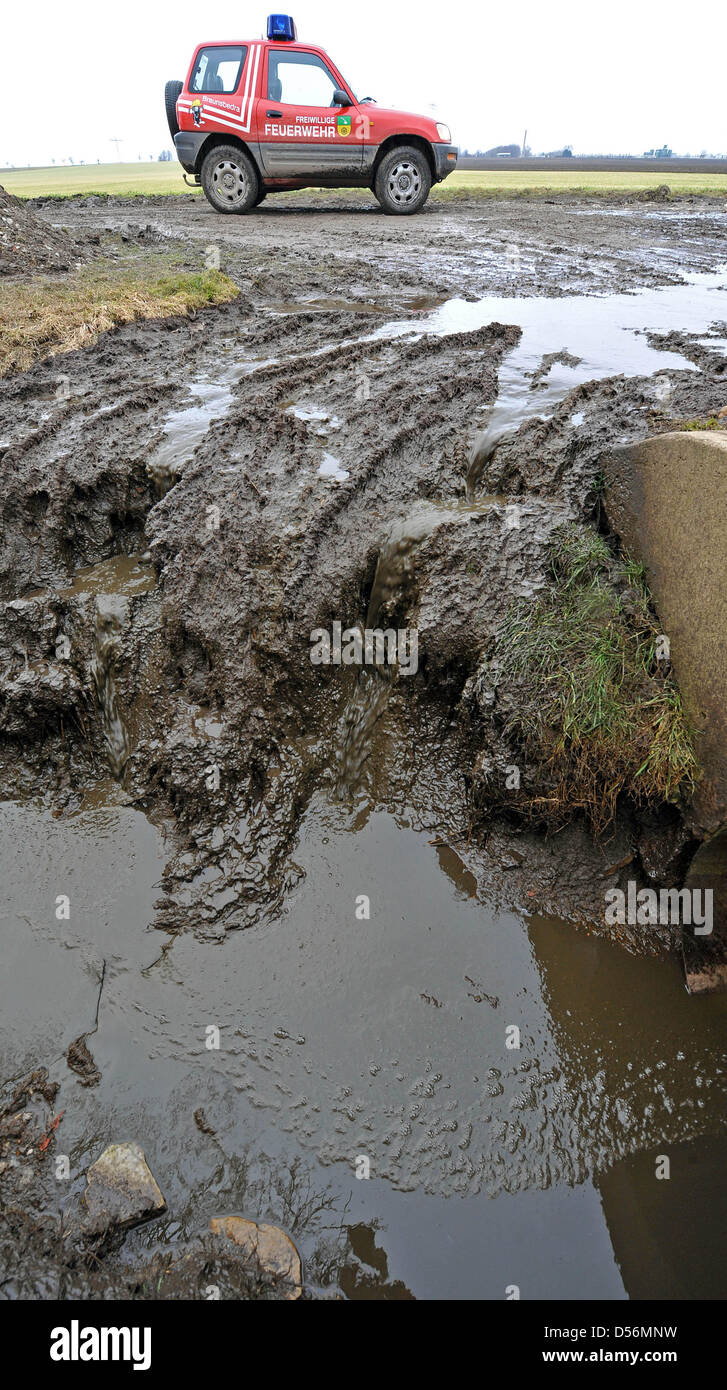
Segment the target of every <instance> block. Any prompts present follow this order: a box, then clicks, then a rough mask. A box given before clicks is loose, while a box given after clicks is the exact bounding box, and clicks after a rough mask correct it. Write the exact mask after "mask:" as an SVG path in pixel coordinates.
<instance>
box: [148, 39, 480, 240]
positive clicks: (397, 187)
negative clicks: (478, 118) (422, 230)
mask: <svg viewBox="0 0 727 1390" xmlns="http://www.w3.org/2000/svg"><path fill="white" fill-rule="evenodd" d="M165 101H166V109H167V119H168V121H169V128H170V130H171V133H172V136H173V138H174V144H175V147H176V150H177V156H178V158H179V162H180V164H181V165H182V168H183V169H184V170H185V171H186V173H187V174H190V175H192V176H193V177H194V179H195V182H196V183H199V184H201V185H202V188H203V190H204V192H205V194H206V196H207V198H208V199H209V201H210V203H211V204H212V206H213V208H215V209H216V211H217V212H247V211H248V210H249V209H250V208H253V207H255V206H256V205H257V204H258V203H261V202H262V200H263V198H264V197H265V196H266V195H267V194H268V193H274V192H277V191H283V190H284V189H289V188H311V187H317V188H352V187H356V188H370V189H371V190H372V192H373V193H375V195H376V197H377V199H378V201H379V203H380V204H381V206H382V208H383V209H384V212H387V213H394V214H402V213H413V212H419V211H420V209H421V208H422V207H423V206H424V204H425V202H426V200H427V198H428V196H429V190H430V188H431V186H432V184H433V183H440V182H441V180H442V179H445V178H446V177H447V175H448V174H451V172H452V170H453V169H454V168H455V166H456V164H457V153H458V151H457V147H456V146H455V145H453V144H452V143H451V135H450V132H449V128H448V127H447V126H446V125H442V124H441V123H440V122H439V121H435V120H433V119H432V118H430V117H428V116H416V115H412V114H411V113H409V112H408V111H392V110H386V109H384V108H383V107H380V106H378V105H377V104H376V102H375V101H373V99H372V98H371V97H364V98H363V99H362V100H359V99H358V98H357V97H356V96H355V95H354V93H353V91H352V90H351V88H350V87H349V85H348V83H347V82H346V81H345V80H344V78H343V76H342V74H341V73H340V72H339V70H338V68H337V67H336V65H335V63H333V62H331V59H330V58H329V57H328V55H327V54H326V53H325V52H324V51H323V49H322V48H317V47H316V46H315V45H314V44H309V43H299V42H298V40H297V33H296V28H295V24H294V22H293V20H292V19H291V18H290V16H289V15H270V16H269V18H268V25H267V39H266V40H256V39H253V40H250V41H247V42H231V43H202V44H200V45H199V47H198V48H197V49H195V52H194V56H193V58H192V62H191V64H190V67H189V72H188V73H187V77H186V80H185V81H184V82H168V83H167V85H166V91H165Z"/></svg>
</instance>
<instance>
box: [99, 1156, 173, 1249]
mask: <svg viewBox="0 0 727 1390" xmlns="http://www.w3.org/2000/svg"><path fill="white" fill-rule="evenodd" d="M84 1202H85V1205H86V1213H87V1215H86V1220H85V1222H84V1226H85V1229H86V1230H87V1231H89V1232H91V1233H93V1234H99V1233H100V1232H102V1231H106V1230H109V1229H111V1228H114V1229H117V1230H118V1229H123V1228H125V1227H128V1226H136V1225H138V1224H139V1222H141V1221H150V1220H151V1218H152V1217H153V1216H159V1215H160V1213H161V1212H163V1211H166V1206H167V1204H166V1202H165V1200H164V1197H163V1195H162V1192H161V1189H160V1188H159V1186H158V1184H157V1183H156V1181H155V1179H154V1177H153V1175H152V1173H151V1172H150V1170H149V1166H148V1164H147V1161H146V1158H145V1156H144V1150H143V1149H142V1148H140V1146H139V1145H138V1144H135V1143H128V1144H109V1147H108V1148H107V1149H104V1151H103V1153H102V1154H101V1157H100V1158H97V1159H96V1162H95V1163H92V1164H91V1167H90V1168H89V1170H88V1175H87V1186H86V1191H85V1193H84Z"/></svg>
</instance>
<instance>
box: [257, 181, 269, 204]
mask: <svg viewBox="0 0 727 1390" xmlns="http://www.w3.org/2000/svg"><path fill="white" fill-rule="evenodd" d="M267 196H268V190H267V188H263V186H262V184H260V192H259V193H258V195H257V198H256V199H255V207H258V206H259V204H260V203H261V202H262V200H263V198H267Z"/></svg>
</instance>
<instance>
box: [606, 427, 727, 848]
mask: <svg viewBox="0 0 727 1390" xmlns="http://www.w3.org/2000/svg"><path fill="white" fill-rule="evenodd" d="M604 474H605V479H606V492H605V506H606V514H607V516H608V519H609V522H610V523H611V525H612V527H613V529H614V530H615V531H616V532H617V534H618V535H619V536H620V537H621V539H622V541H623V544H624V546H625V547H626V549H627V550H628V551H629V552H630V554H631V555H633V556H634V558H635V559H638V560H641V561H642V562H643V564H644V566H645V568H646V577H647V581H648V584H649V588H650V590H651V593H652V596H653V600H654V605H655V607H656V610H657V613H658V615H659V619H660V621H661V623H662V624H663V630H664V633H665V635H666V636H667V637H668V638H669V643H670V652H671V661H672V666H673V668H674V674H675V676H676V679H677V681H678V683H679V689H680V691H681V694H682V700H683V702H684V708H685V711H686V714H687V717H688V718H689V719H690V721H691V723H692V725H693V726H694V728H695V730H696V735H697V736H696V752H697V756H698V758H699V760H700V763H701V765H702V769H703V773H704V776H703V779H702V782H701V783H700V786H699V788H698V790H697V793H696V795H695V798H694V819H695V827H696V828H697V830H698V832H699V833H701V834H711V833H714V832H715V831H716V830H718V829H719V828H720V827H721V826H723V825H724V824H725V823H727V680H726V679H725V667H726V664H727V656H726V654H727V431H724V430H701V431H680V432H679V433H673V434H661V435H654V436H652V437H651V438H649V439H645V440H643V442H642V443H640V444H633V445H629V446H627V447H626V448H622V449H616V450H614V451H613V452H612V453H611V454H610V455H608V456H607V458H606V459H605V461H604Z"/></svg>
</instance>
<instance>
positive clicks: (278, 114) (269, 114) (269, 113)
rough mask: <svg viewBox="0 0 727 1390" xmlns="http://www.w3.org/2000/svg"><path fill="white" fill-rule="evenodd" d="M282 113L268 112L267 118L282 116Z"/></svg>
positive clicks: (266, 113)
mask: <svg viewBox="0 0 727 1390" xmlns="http://www.w3.org/2000/svg"><path fill="white" fill-rule="evenodd" d="M282 114H283V113H282V111H266V112H265V115H266V116H282Z"/></svg>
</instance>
